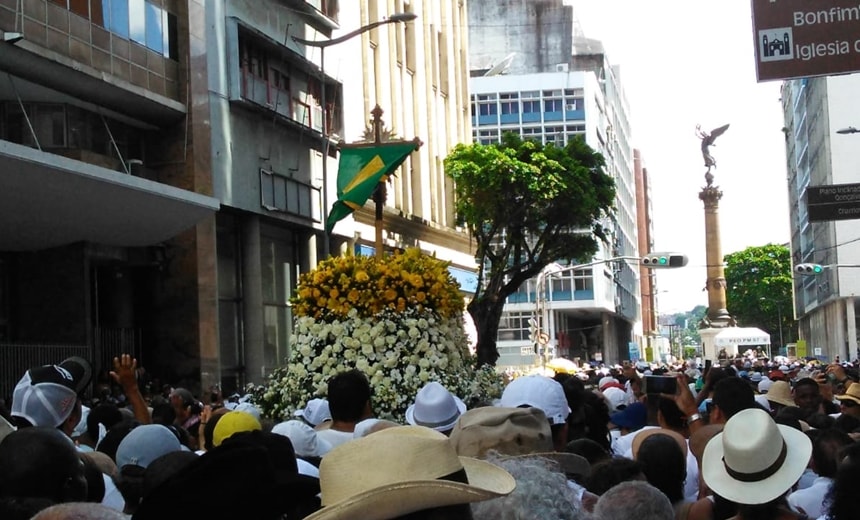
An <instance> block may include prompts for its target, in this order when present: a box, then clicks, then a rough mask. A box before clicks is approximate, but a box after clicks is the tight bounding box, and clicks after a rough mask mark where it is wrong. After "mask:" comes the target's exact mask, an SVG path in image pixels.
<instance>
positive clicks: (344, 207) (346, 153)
mask: <svg viewBox="0 0 860 520" xmlns="http://www.w3.org/2000/svg"><path fill="white" fill-rule="evenodd" d="M419 145H420V144H419V143H418V142H414V141H405V142H403V141H401V142H394V143H381V144H378V145H369V146H368V145H361V146H355V147H351V146H345V147H343V148H341V151H340V163H339V165H338V168H337V201H336V202H335V203H334V204H333V205H332V208H331V212H329V215H328V218H327V219H326V222H325V229H326V232H327V233H330V232H331V230H332V228H333V227H334V225H335V223H337V221H338V220H341V219H342V218H344V217H346V216H347V215H349V214H350V213H352V212H353V211H355V210H357V209H358V208H360V207H362V206H364V203H365V202H367V199H369V198H370V196H371V195H373V190H374V189H376V185H377V184H379V183H380V182H385V181H386V180H387V179H388V175H390V174H391V172H393V171H394V170H395V169H397V167H398V166H400V165H401V164H402V163H403V161H405V160H406V158H407V157H409V154H410V153H412V152H414V151H415V150H417V149H418V146H419Z"/></svg>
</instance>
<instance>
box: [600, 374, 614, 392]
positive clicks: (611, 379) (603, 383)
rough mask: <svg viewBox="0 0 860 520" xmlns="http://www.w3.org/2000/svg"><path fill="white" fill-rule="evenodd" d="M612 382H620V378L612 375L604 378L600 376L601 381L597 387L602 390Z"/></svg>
mask: <svg viewBox="0 0 860 520" xmlns="http://www.w3.org/2000/svg"><path fill="white" fill-rule="evenodd" d="M612 383H615V384H620V383H619V382H618V380H617V379H615V378H614V377H611V376H606V377H602V378H600V382H598V383H597V389H598V390H600V391H601V392H602V391H603V389H604V388H606V387H607V386H608V385H610V384H612Z"/></svg>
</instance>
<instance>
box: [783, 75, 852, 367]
mask: <svg viewBox="0 0 860 520" xmlns="http://www.w3.org/2000/svg"><path fill="white" fill-rule="evenodd" d="M858 88H860V74H848V75H842V76H829V77H821V78H806V79H798V80H791V81H786V82H784V83H783V86H782V107H783V112H784V117H785V126H784V128H783V131H784V133H785V143H786V169H787V172H788V175H787V178H788V194H789V215H790V219H791V222H790V229H791V260H792V264H793V265H797V264H800V263H817V264H822V265H824V266H825V269H824V270H823V272H822V273H821V274H819V275H810V276H802V275H799V274H793V276H794V307H795V308H794V311H795V317H796V318H797V320H798V321H797V324H798V332H799V336H800V338H801V339H803V340H805V341H806V344H807V355H810V356H821V357H822V358H823V359H825V360H828V361H832V360H834V359H835V358H836V356H839V358H840V359H842V360H848V359H856V358H857V356H858V342H857V335H858V332H857V331H858V321H857V319H858V315H860V310H858V296H857V295H858V294H860V270H858V269H857V268H856V266H857V265H858V263H860V241H858V234H857V231H856V228H857V221H856V220H837V218H838V214H837V212H836V211H834V212H832V213H831V217H832V218H833V219H834V220H825V221H813V220H811V219H810V209H809V206H808V204H807V201H806V194H807V192H808V190H809V187H810V186H822V185H831V184H850V183H857V182H860V174H858V172H857V168H856V165H857V159H858V157H860V155H858V144H860V141H858V139H860V136H858V135H857V134H853V133H845V134H840V133H839V132H838V131H839V130H841V129H848V128H852V127H856V126H858V122H860V107H858V105H857V103H856V97H857V96H856V92H857V89H858Z"/></svg>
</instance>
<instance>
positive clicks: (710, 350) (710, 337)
mask: <svg viewBox="0 0 860 520" xmlns="http://www.w3.org/2000/svg"><path fill="white" fill-rule="evenodd" d="M724 330H725V329H723V328H719V329H718V328H716V327H708V328H707V329H699V336H700V337H701V338H702V358H703V359H710V360H711V361H712V362H715V361H716V360H717V352H719V350H718V349H717V346H716V345H715V344H714V337H715V336H716V335H717V334H719V333H720V332H722V331H724Z"/></svg>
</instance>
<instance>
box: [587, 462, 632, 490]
mask: <svg viewBox="0 0 860 520" xmlns="http://www.w3.org/2000/svg"><path fill="white" fill-rule="evenodd" d="M643 476H644V475H643V474H642V465H641V464H639V463H638V462H636V461H635V460H630V459H625V458H614V459H609V460H607V461H605V462H601V463H599V464H597V465H595V466H594V467H593V468H591V475H589V476H588V478H587V479H585V489H587V490H588V491H590V492H591V493H594V494H595V495H602V494H603V493H606V492H607V491H609V490H610V489H612V488H613V487H615V486H617V485H618V484H620V483H622V482H627V481H628V480H637V479H640V478H642V477H643Z"/></svg>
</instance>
